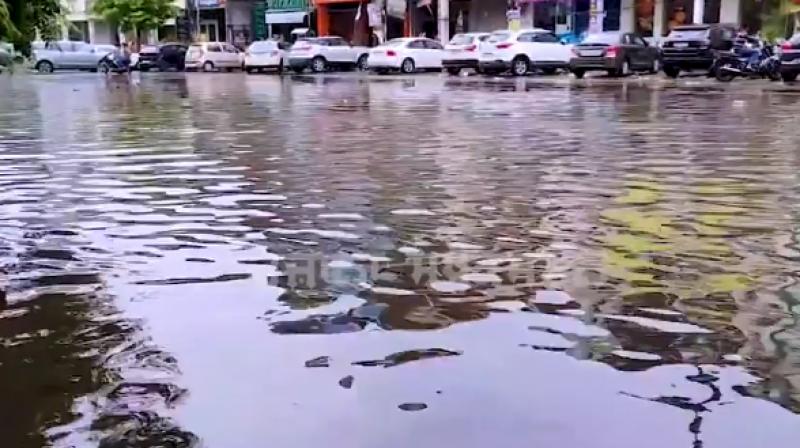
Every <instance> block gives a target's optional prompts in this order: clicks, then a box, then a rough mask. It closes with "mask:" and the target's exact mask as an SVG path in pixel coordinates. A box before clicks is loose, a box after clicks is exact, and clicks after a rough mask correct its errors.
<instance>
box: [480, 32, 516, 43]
mask: <svg viewBox="0 0 800 448" xmlns="http://www.w3.org/2000/svg"><path fill="white" fill-rule="evenodd" d="M510 38H511V33H510V32H506V31H499V32H497V33H492V34H491V35H490V36H489V38H488V39H486V41H487V42H489V43H492V44H493V43H496V42H505V41H507V40H508V39H510Z"/></svg>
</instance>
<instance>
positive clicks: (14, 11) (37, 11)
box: [0, 0, 65, 52]
mask: <svg viewBox="0 0 800 448" xmlns="http://www.w3.org/2000/svg"><path fill="white" fill-rule="evenodd" d="M64 13H65V10H64V8H63V6H62V4H61V1H60V0H0V40H8V41H10V42H12V43H14V45H15V46H17V48H19V49H20V50H22V51H23V52H27V51H28V49H29V48H30V43H31V41H32V40H33V39H34V38H35V37H36V32H37V31H38V32H39V34H40V35H41V36H42V38H44V39H48V38H54V37H58V36H59V34H60V29H61V23H62V21H63V17H64Z"/></svg>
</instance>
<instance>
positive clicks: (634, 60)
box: [621, 33, 642, 69]
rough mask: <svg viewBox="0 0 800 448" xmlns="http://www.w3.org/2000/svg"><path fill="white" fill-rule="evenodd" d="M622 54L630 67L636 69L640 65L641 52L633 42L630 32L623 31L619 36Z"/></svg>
mask: <svg viewBox="0 0 800 448" xmlns="http://www.w3.org/2000/svg"><path fill="white" fill-rule="evenodd" d="M621 40H622V42H621V45H622V54H623V55H624V57H625V58H626V59H627V60H628V62H629V63H630V65H631V68H633V69H636V68H639V67H641V66H642V54H641V51H639V50H640V49H639V47H638V46H637V45H636V44H635V43H634V42H633V35H632V34H631V33H624V34H623V35H622V38H621Z"/></svg>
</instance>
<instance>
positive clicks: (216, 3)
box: [195, 0, 227, 9]
mask: <svg viewBox="0 0 800 448" xmlns="http://www.w3.org/2000/svg"><path fill="white" fill-rule="evenodd" d="M195 1H196V2H197V3H196V4H197V7H198V8H199V9H216V8H224V7H225V3H226V1H227V0H195Z"/></svg>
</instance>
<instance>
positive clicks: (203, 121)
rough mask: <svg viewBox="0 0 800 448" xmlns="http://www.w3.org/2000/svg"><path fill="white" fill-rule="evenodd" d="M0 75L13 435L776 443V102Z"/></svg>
mask: <svg viewBox="0 0 800 448" xmlns="http://www.w3.org/2000/svg"><path fill="white" fill-rule="evenodd" d="M0 82H2V83H4V84H3V85H2V87H3V88H4V92H8V95H6V96H4V97H3V98H0V115H1V116H0V159H2V161H3V164H2V166H0V235H1V236H2V240H3V243H2V246H0V254H2V257H3V258H2V259H3V267H4V269H6V271H8V273H9V281H8V287H7V290H8V295H7V297H6V303H4V304H3V305H4V307H5V308H4V309H3V310H2V311H0V313H2V314H0V320H1V321H2V322H3V323H4V325H3V326H0V328H2V332H3V333H2V334H3V336H2V337H3V340H4V341H5V343H4V348H3V349H2V350H0V362H2V364H1V365H0V376H2V377H3V378H5V379H6V381H3V384H4V385H5V387H6V388H8V389H9V390H8V391H6V395H7V396H13V397H15V398H16V400H14V401H15V402H20V403H22V402H24V403H25V404H24V405H23V406H22V407H20V408H19V409H17V408H14V409H10V408H8V407H0V408H1V409H2V412H3V413H4V416H6V414H8V415H7V417H6V418H7V420H6V421H10V422H17V424H15V425H11V426H8V427H10V428H19V429H18V430H17V429H15V430H14V431H13V433H12V434H11V436H10V438H8V440H11V441H13V442H15V443H12V444H13V445H14V446H20V447H24V446H41V445H42V444H43V443H45V441H46V440H54V441H55V443H56V444H61V445H63V446H70V445H76V446H84V445H90V444H91V443H101V446H108V447H116V446H137V444H138V446H157V445H159V444H162V445H163V444H168V443H172V444H174V445H177V446H190V445H192V444H197V443H198V442H202V443H203V444H205V445H207V446H225V447H238V446H252V445H253V444H254V443H255V444H257V443H258V442H257V441H261V440H264V439H266V438H268V439H269V440H271V441H272V442H273V443H275V444H277V445H287V444H288V445H291V446H310V445H312V444H319V443H321V442H322V441H324V440H330V437H332V436H334V435H336V437H339V438H340V440H341V442H342V444H356V445H365V446H371V445H374V444H376V443H377V442H378V441H386V440H394V441H396V442H393V443H390V445H393V446H394V445H397V446H400V445H407V444H409V443H411V441H410V440H411V439H409V437H410V436H408V435H407V434H411V435H413V437H414V443H417V444H420V445H422V446H429V445H430V446H433V444H435V443H438V442H437V440H439V438H440V437H442V434H445V435H447V437H448V438H449V439H452V442H454V443H456V444H460V445H461V446H487V445H488V444H496V443H497V441H501V443H505V444H511V445H518V444H519V441H520V440H526V441H534V442H539V443H540V444H543V445H545V446H553V445H556V444H558V445H564V446H605V445H608V444H610V443H612V440H613V441H614V442H613V443H615V444H616V445H622V446H639V445H641V444H643V443H647V444H655V445H656V446H670V447H672V446H696V447H699V446H703V444H705V445H706V446H717V445H724V446H752V445H748V443H750V442H753V441H754V440H755V441H757V443H759V444H767V445H769V446H789V440H794V439H796V436H797V435H798V434H797V431H796V429H794V428H796V427H797V420H796V416H795V414H794V413H795V412H797V411H798V410H800V384H798V383H797V381H796V378H797V377H798V372H797V369H796V364H797V363H796V359H795V358H796V357H797V356H796V353H797V350H796V347H795V346H796V345H797V344H798V343H797V341H798V337H797V323H796V321H795V318H794V308H796V290H797V287H796V286H795V285H796V283H797V273H796V268H795V267H794V266H795V265H796V261H797V260H798V259H800V257H798V248H797V242H796V236H795V235H796V230H795V224H794V223H795V221H796V210H795V208H796V207H795V205H794V204H795V203H796V202H797V197H796V196H797V193H796V184H797V180H796V177H795V176H796V175H795V174H794V173H795V171H796V168H795V167H796V165H797V164H796V155H795V152H796V151H795V150H794V148H795V147H796V144H797V142H796V141H795V140H796V138H794V137H792V135H794V134H792V133H791V132H789V131H786V132H774V130H775V129H790V128H789V126H791V124H790V120H791V118H790V117H792V116H793V108H794V103H793V102H792V101H787V100H786V98H785V97H784V96H783V95H782V94H771V95H754V94H752V92H749V91H747V90H745V91H741V92H739V91H736V92H734V91H716V90H708V89H690V88H681V87H669V88H660V87H653V86H652V85H649V84H647V83H643V82H640V81H638V80H635V79H634V80H631V81H630V82H624V83H622V84H613V85H612V84H608V85H602V84H601V85H597V86H593V87H592V88H587V87H586V86H585V84H582V83H579V84H574V85H573V84H565V85H554V84H552V83H547V82H540V81H535V80H534V81H531V80H528V81H525V80H508V81H483V80H477V81H475V80H462V79H457V80H447V81H443V80H441V79H439V78H436V77H419V78H415V79H414V80H410V81H409V80H403V79H392V78H389V79H382V80H379V81H377V82H367V81H366V80H365V79H363V78H359V77H344V78H340V77H311V76H298V77H295V76H292V77H283V78H278V77H268V76H263V77H238V76H225V75H219V76H217V75H209V76H184V75H181V74H175V75H172V74H170V75H165V76H158V75H156V76H152V77H137V78H135V82H134V84H133V85H130V86H123V85H108V84H105V83H104V82H103V81H102V80H98V79H97V78H95V77H83V76H74V77H72V78H69V77H68V78H61V77H58V76H56V77H47V78H44V77H38V78H33V79H25V78H17V79H13V80H12V79H4V80H2V81H0ZM53 98H58V99H59V101H58V103H57V104H54V103H53V101H52V99H53ZM11 105H13V107H11ZM374 367H384V368H374ZM388 367H392V368H388ZM19 377H24V378H29V379H30V384H23V385H20V386H19V387H13V388H12V387H11V385H14V384H15V383H14V380H13V378H19ZM12 389H13V390H12ZM48 391H57V392H48ZM54 397H58V398H54ZM531 403H537V406H535V409H532V408H531ZM776 404H777V405H776ZM778 405H779V406H780V407H779V406H778ZM598 409H601V410H604V411H603V412H601V413H599V414H607V415H598V412H597V410H598ZM605 410H613V411H616V412H605ZM401 411H417V412H401ZM398 413H400V415H401V416H402V418H401V419H400V420H398V418H399V417H398ZM613 415H626V417H625V418H621V419H620V418H617V419H612V416H613ZM416 418H421V419H424V420H416ZM387 419H391V421H392V424H391V425H386V424H385V422H386V421H389V420H387ZM745 420H747V421H748V422H751V423H752V422H757V423H759V424H764V425H769V426H770V427H771V428H773V429H774V431H773V432H771V433H770V434H768V435H764V434H762V433H761V432H758V431H754V430H752V427H750V426H748V425H742V424H741V422H742V421H745ZM264 422H270V423H271V424H270V425H265V424H264ZM355 424H358V427H359V429H358V430H357V431H356V430H354V431H345V432H346V434H342V431H339V428H345V427H352V426H353V425H355ZM574 426H581V427H585V428H586V430H585V431H578V432H576V431H573V430H571V429H570V428H574ZM332 428H334V429H335V430H334V429H332ZM364 428H366V429H364ZM472 428H476V429H475V430H473V429H472ZM477 428H483V429H482V430H481V432H479V431H477ZM332 431H333V432H332ZM655 433H657V434H660V435H661V437H660V439H659V440H653V439H652V438H651V437H650V435H652V434H655ZM89 441H93V442H89ZM97 441H101V442H97ZM381 443H383V442H381Z"/></svg>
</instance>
